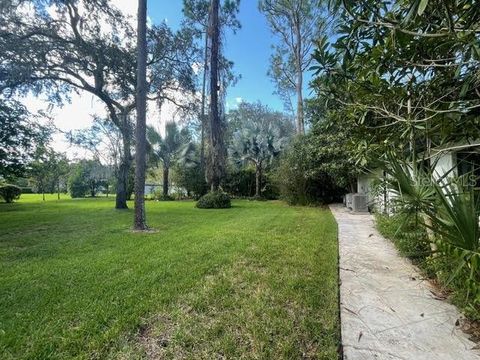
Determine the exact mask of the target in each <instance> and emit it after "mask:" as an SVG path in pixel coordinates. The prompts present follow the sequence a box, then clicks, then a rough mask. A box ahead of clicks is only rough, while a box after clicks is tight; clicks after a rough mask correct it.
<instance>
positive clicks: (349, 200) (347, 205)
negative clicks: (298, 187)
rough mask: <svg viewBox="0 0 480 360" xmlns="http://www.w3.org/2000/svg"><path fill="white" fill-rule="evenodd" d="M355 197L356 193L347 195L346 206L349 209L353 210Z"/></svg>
mask: <svg viewBox="0 0 480 360" xmlns="http://www.w3.org/2000/svg"><path fill="white" fill-rule="evenodd" d="M353 195H355V194H354V193H348V194H346V195H345V206H346V207H347V209H351V208H352V205H353V204H352V199H353Z"/></svg>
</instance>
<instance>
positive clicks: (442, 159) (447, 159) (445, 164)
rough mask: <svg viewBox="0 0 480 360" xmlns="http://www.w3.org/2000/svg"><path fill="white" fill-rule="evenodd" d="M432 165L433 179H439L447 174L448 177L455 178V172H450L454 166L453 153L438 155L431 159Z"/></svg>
mask: <svg viewBox="0 0 480 360" xmlns="http://www.w3.org/2000/svg"><path fill="white" fill-rule="evenodd" d="M432 160H433V161H432V163H433V164H434V169H433V174H434V177H435V178H437V179H439V178H441V177H443V176H445V175H446V174H447V173H448V176H455V175H456V172H455V171H451V169H452V168H454V166H455V153H454V152H452V151H450V152H445V153H439V154H438V155H435V156H434V157H433V158H432Z"/></svg>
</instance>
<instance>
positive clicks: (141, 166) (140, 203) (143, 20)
mask: <svg viewBox="0 0 480 360" xmlns="http://www.w3.org/2000/svg"><path fill="white" fill-rule="evenodd" d="M137 21H138V22H137V98H136V100H137V104H136V105H137V124H136V128H135V140H136V143H135V217H134V225H133V226H134V229H135V230H146V229H147V224H146V220H145V170H146V151H147V147H146V143H147V140H146V130H147V124H146V117H147V0H138V20H137Z"/></svg>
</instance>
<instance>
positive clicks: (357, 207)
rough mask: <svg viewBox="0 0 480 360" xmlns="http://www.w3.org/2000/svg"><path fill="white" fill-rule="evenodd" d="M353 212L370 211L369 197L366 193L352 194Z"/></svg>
mask: <svg viewBox="0 0 480 360" xmlns="http://www.w3.org/2000/svg"><path fill="white" fill-rule="evenodd" d="M351 209H352V210H353V212H368V199H367V195H364V194H352V207H351Z"/></svg>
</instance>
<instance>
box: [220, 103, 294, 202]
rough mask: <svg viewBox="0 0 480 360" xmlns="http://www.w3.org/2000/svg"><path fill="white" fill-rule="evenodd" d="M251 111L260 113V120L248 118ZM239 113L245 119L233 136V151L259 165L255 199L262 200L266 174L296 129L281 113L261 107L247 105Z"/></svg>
mask: <svg viewBox="0 0 480 360" xmlns="http://www.w3.org/2000/svg"><path fill="white" fill-rule="evenodd" d="M251 108H252V109H253V110H257V112H256V114H257V116H256V117H251V116H248V115H251V114H252V112H250V111H249V110H250V109H251ZM237 111H239V112H243V115H244V116H243V119H242V120H241V124H240V126H239V127H238V129H237V130H236V131H234V133H233V138H232V143H231V148H230V151H231V154H232V156H233V158H234V159H237V161H239V162H248V163H251V164H253V165H254V166H255V197H261V195H262V193H261V192H262V191H261V184H262V176H263V172H264V170H265V168H266V167H267V166H268V165H269V164H270V163H271V162H272V160H273V159H274V158H275V157H276V156H277V155H278V154H279V153H280V151H281V150H282V149H283V148H284V147H285V145H286V144H287V143H288V141H289V139H290V135H291V131H292V130H293V129H291V128H289V127H288V126H284V125H285V124H283V123H282V120H285V119H284V117H282V116H281V114H278V113H271V112H269V111H268V109H267V108H265V107H263V106H262V105H260V104H244V105H243V106H241V107H240V108H239V110H237ZM240 116H242V115H240ZM289 129H290V131H288V130H289Z"/></svg>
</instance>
